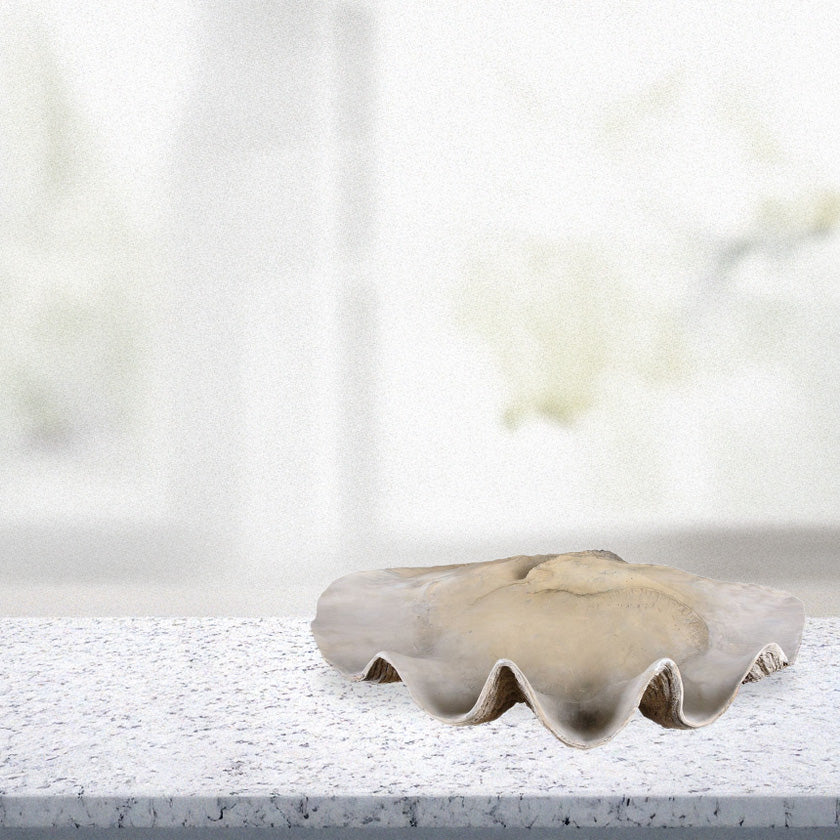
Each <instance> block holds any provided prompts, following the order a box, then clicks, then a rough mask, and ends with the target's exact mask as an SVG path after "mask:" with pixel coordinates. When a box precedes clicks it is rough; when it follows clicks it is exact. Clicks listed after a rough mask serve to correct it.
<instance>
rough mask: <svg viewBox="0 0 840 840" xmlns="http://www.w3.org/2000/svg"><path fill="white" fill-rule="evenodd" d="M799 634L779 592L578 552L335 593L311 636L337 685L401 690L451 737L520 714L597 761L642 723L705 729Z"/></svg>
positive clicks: (352, 585)
mask: <svg viewBox="0 0 840 840" xmlns="http://www.w3.org/2000/svg"><path fill="white" fill-rule="evenodd" d="M804 620H805V611H804V608H803V605H802V602H801V601H799V600H798V599H796V598H794V597H793V596H791V595H789V594H787V593H786V592H781V591H777V590H774V589H768V588H766V587H762V586H755V585H751V584H741V583H728V582H724V581H717V580H711V579H708V578H702V577H697V576H695V575H692V574H689V573H688V572H683V571H680V570H679V569H674V568H670V567H668V566H655V565H642V564H635V563H626V562H625V561H624V560H622V559H621V558H620V557H617V556H616V555H615V554H612V553H610V552H608V551H583V552H574V553H570V554H558V555H540V556H536V557H525V556H521V557H508V558H505V559H502V560H493V561H489V562H484V563H466V564H461V565H453V566H432V567H426V568H423V567H420V568H394V569H382V570H378V571H370V572H357V573H355V574H351V575H347V576H345V577H342V578H339V579H338V580H336V581H334V582H333V583H332V584H330V586H329V587H327V589H326V590H325V591H324V592H323V594H322V595H321V597H320V598H319V599H318V606H317V612H316V616H315V620H314V621H313V622H312V625H311V627H312V633H313V635H314V637H315V641H316V642H317V644H318V647H319V649H320V651H321V653H322V655H323V656H324V659H326V660H327V662H329V663H330V664H332V665H333V666H335V667H336V668H338V669H339V670H340V671H341V672H342V673H343V674H345V675H346V676H348V677H349V678H351V679H354V680H372V681H376V682H387V681H394V680H399V679H401V680H403V681H404V682H405V684H406V686H407V688H408V690H409V692H410V694H411V696H412V697H413V698H414V700H415V701H416V702H417V704H418V705H420V706H421V707H422V708H423V709H425V710H426V711H427V712H428V713H430V714H432V715H434V716H435V717H437V718H439V719H440V720H443V721H445V722H446V723H450V724H455V725H466V724H476V723H483V722H484V721H488V720H493V719H494V718H496V717H498V716H499V715H501V714H502V713H503V712H505V711H507V709H509V708H510V707H511V706H513V705H514V704H515V703H518V702H524V703H527V704H528V705H529V706H530V707H531V709H533V711H534V712H535V714H536V715H537V716H538V717H539V719H540V720H541V721H542V722H543V723H544V724H545V725H546V726H547V727H548V728H549V729H550V730H551V732H552V733H553V734H554V735H556V736H557V737H558V738H559V739H560V740H561V741H563V742H564V743H566V744H569V745H570V746H574V747H580V748H588V747H594V746H598V745H599V744H603V743H604V742H605V741H608V740H609V739H610V738H612V737H613V736H614V735H615V734H616V732H618V731H619V730H620V729H621V728H622V727H623V726H624V725H625V724H626V723H627V721H628V720H629V719H630V717H631V716H632V715H633V714H634V713H635V710H636V709H637V708H639V709H640V710H641V711H642V713H643V714H644V715H646V716H647V717H649V718H652V719H653V720H655V721H657V722H658V723H660V724H662V725H663V726H668V727H679V728H695V727H698V726H704V725H706V724H708V723H711V722H712V721H713V720H715V719H716V718H717V717H719V716H720V715H721V714H723V712H724V711H725V710H726V708H727V707H728V706H729V704H730V703H731V702H732V700H733V698H734V697H735V694H736V693H737V691H738V687H739V686H740V685H741V683H742V682H745V681H749V680H754V679H759V678H760V677H762V676H764V675H766V674H768V673H771V672H772V671H775V670H777V669H779V668H782V667H784V666H785V665H788V664H790V663H792V662H793V661H794V658H795V657H796V653H797V651H798V649H799V644H800V641H801V638H802V629H803V626H804Z"/></svg>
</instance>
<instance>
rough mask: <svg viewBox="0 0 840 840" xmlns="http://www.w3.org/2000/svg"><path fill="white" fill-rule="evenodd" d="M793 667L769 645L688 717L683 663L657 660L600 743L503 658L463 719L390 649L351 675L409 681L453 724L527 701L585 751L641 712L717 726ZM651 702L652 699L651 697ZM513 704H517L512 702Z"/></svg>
mask: <svg viewBox="0 0 840 840" xmlns="http://www.w3.org/2000/svg"><path fill="white" fill-rule="evenodd" d="M789 664H790V662H789V660H788V657H787V656H785V654H784V652H783V651H782V648H781V646H780V645H779V644H778V643H776V642H769V643H767V644H765V645H763V646H762V647H761V648H760V650H759V651H758V652H757V653H756V654H755V656H753V657H752V659H751V660H750V664H749V666H748V667H747V668H746V670H745V671H744V673H743V674H742V676H741V678H740V679H739V680H738V681H737V683H736V684H735V688H734V689H733V691H732V692H731V693H730V694H729V695H728V696H727V699H726V700H725V701H724V703H723V704H722V706H721V707H720V708H717V709H716V710H715V711H714V712H713V713H712V714H711V715H710V716H709V717H707V718H703V719H692V718H690V717H689V716H688V715H686V713H685V710H684V708H683V700H684V696H685V684H684V682H683V678H682V674H681V672H680V668H679V665H677V663H676V662H675V661H674V660H673V659H671V658H670V657H664V658H662V659H658V660H655V661H654V662H652V663H651V664H650V665H649V666H648V667H647V668H646V669H645V670H644V671H643V672H642V673H641V674H640V675H639V676H638V677H636V678H635V679H636V680H638V681H639V687H638V688H637V691H636V693H635V700H634V701H633V702H631V703H629V704H627V707H628V712H627V714H625V715H624V716H622V717H621V718H619V719H617V720H618V722H617V723H616V724H614V725H612V726H610V727H609V729H608V730H607V731H606V733H605V734H604V735H603V736H602V737H601V738H599V739H598V740H596V741H591V742H589V741H587V742H581V741H580V740H578V739H577V738H575V737H574V736H573V734H572V732H569V731H567V730H566V728H565V727H563V726H562V725H561V724H560V722H559V721H557V720H555V718H554V717H553V716H552V715H550V714H548V712H546V710H545V709H544V708H543V705H542V704H541V703H540V701H539V699H538V698H537V695H536V692H535V691H534V688H533V686H532V685H531V683H530V681H529V680H528V677H527V676H526V675H525V673H524V672H523V671H522V669H521V668H520V667H519V666H518V665H517V664H516V662H514V661H513V660H511V659H505V658H502V659H497V660H496V662H495V663H494V664H493V667H492V668H491V669H490V671H489V672H488V674H487V677H486V679H485V681H484V684H483V686H482V688H481V691H480V692H479V694H478V697H477V698H476V700H475V702H474V703H473V705H472V707H471V708H470V709H469V710H468V711H467V712H464V713H463V714H460V715H454V716H453V715H448V716H447V715H440V714H436V713H435V712H432V711H430V710H429V709H428V708H427V707H426V705H425V704H423V703H422V702H421V701H420V700H419V699H418V697H417V695H416V693H415V691H414V690H413V686H412V682H413V680H410V679H409V680H406V679H405V678H404V677H403V675H402V674H401V673H400V670H399V668H398V667H397V666H396V665H395V664H394V662H393V661H392V660H391V658H390V654H389V652H388V651H385V650H382V651H379V652H378V653H376V654H375V655H374V656H373V657H371V659H370V661H369V662H368V664H367V665H366V666H365V667H364V669H363V670H362V671H360V672H359V673H357V674H353V675H351V679H353V680H354V681H368V682H403V683H405V686H406V689H407V691H408V693H409V695H410V696H411V699H412V700H413V701H414V703H415V704H416V705H417V706H419V707H420V708H421V709H423V710H424V711H425V712H426V713H427V714H428V715H430V716H431V717H434V718H436V719H437V720H440V721H441V722H443V723H446V724H449V725H450V726H467V725H472V724H475V723H483V722H486V721H490V720H495V719H496V718H497V717H499V716H501V715H502V714H504V712H506V711H507V710H508V709H510V708H511V707H512V706H513V705H515V703H517V702H524V703H525V704H526V705H528V706H529V707H530V708H531V710H532V711H533V712H534V714H535V715H536V717H537V718H538V719H539V720H540V722H541V723H542V724H543V725H544V726H545V727H546V728H547V729H548V730H549V731H550V732H551V733H552V735H554V736H555V737H556V738H557V739H559V740H560V741H562V742H563V743H564V744H566V745H567V746H572V747H577V748H580V749H592V748H593V747H597V746H600V745H602V744H604V743H606V742H607V741H609V740H611V739H612V738H613V737H615V735H616V734H618V732H620V731H621V730H622V729H624V727H625V726H627V724H628V723H629V722H630V720H631V719H632V718H633V715H634V714H635V712H636V711H637V710H638V711H640V712H641V713H642V714H643V715H645V717H648V718H650V719H651V720H654V721H655V722H657V723H659V724H660V725H661V726H664V727H666V728H672V729H699V728H700V727H703V726H706V725H708V724H710V723H713V722H714V721H715V720H717V719H718V718H719V717H721V716H722V715H723V714H724V712H726V710H727V709H728V708H729V707H730V706H731V705H732V703H733V702H734V700H735V697H736V696H737V694H738V691H739V690H740V687H741V685H743V684H744V683H745V682H755V681H757V680H759V679H761V678H762V677H764V676H767V675H768V674H771V673H774V672H775V671H778V670H781V669H782V668H785V667H787V666H788V665H789ZM504 671H508V672H509V673H510V674H512V676H513V678H514V680H515V682H516V687H517V689H518V693H519V695H520V697H519V698H517V699H513V700H512V697H511V694H512V692H511V691H510V687H509V686H507V685H504V683H503V680H504V676H503V672H504ZM646 698H647V699H646ZM511 700H512V702H511Z"/></svg>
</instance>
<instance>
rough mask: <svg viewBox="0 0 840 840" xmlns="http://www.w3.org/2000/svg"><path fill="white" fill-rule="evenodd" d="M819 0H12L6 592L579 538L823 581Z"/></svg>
mask: <svg viewBox="0 0 840 840" xmlns="http://www.w3.org/2000/svg"><path fill="white" fill-rule="evenodd" d="M835 18H836V7H835V6H834V5H833V4H832V3H823V4H820V3H809V4H807V5H803V4H797V3H781V2H780V3H774V4H772V5H767V4H759V3H723V2H721V3H716V4H711V5H710V4H708V3H707V4H703V5H702V7H700V6H697V7H692V6H691V5H688V4H684V3H626V2H623V3H620V2H614V3H612V2H608V3H599V4H591V3H586V2H567V3H562V4H559V3H549V2H545V3H543V2H536V0H533V2H519V3H514V4H511V3H510V2H507V3H501V2H499V3H496V2H482V3H478V2H475V3H461V4H452V3H445V2H432V3H429V2H409V1H408V0H405V2H400V3H386V2H370V3H361V2H357V3H351V2H343V3H339V2H328V3H304V2H292V1H291V0H286V1H285V2H281V1H280V0H278V2H270V3H269V2H261V1H260V2H258V0H244V2H241V3H236V4H230V3H223V2H217V1H216V0H204V2H198V0H192V2H187V0H168V2H160V3H129V4H126V3H124V2H116V0H105V2H101V3H98V4H96V5H95V7H93V6H91V5H90V4H86V3H82V2H77V1H76V0H31V2H26V3H24V2H19V0H12V2H7V3H5V4H4V5H3V9H2V12H0V113H2V120H0V614H7V615H13V614H18V615H26V614H33V615H34V614H231V615H232V614H243V615H244V614H270V613H277V612H289V613H297V614H301V615H311V614H312V613H313V611H314V604H315V599H316V598H317V595H318V593H319V592H320V591H321V590H322V589H323V588H324V587H325V586H326V585H327V584H328V583H329V582H330V580H332V579H333V578H335V577H337V576H339V575H341V574H345V573H347V572H350V571H354V570H356V569H362V568H380V567H382V566H387V565H399V564H422V565H426V564H435V563H444V562H459V561H471V560H481V559H493V558H495V557H502V556H507V555H510V554H518V553H550V552H557V551H566V550H576V549H583V548H593V547H598V548H609V549H612V550H614V551H617V552H618V553H619V554H621V555H622V556H624V557H625V559H627V560H630V561H635V562H664V563H669V564H671V565H674V566H678V567H681V568H686V569H690V570H693V571H697V572H700V573H705V574H709V575H711V576H716V577H722V578H731V579H741V580H752V581H755V582H760V583H765V584H768V585H774V586H776V585H777V586H783V587H785V588H788V589H790V590H791V591H793V592H795V593H796V594H798V595H800V597H802V598H803V599H804V600H805V601H806V606H807V608H808V610H809V611H810V612H812V613H814V614H819V613H829V612H840V572H838V566H837V560H838V554H840V552H838V547H840V539H838V538H839V537H840V433H838V423H837V417H838V409H840V317H838V316H840V110H839V109H837V107H836V91H837V90H838V86H839V85H840V57H838V54H837V50H836V43H835V41H836V39H835V37H834V36H835V32H836V20H835Z"/></svg>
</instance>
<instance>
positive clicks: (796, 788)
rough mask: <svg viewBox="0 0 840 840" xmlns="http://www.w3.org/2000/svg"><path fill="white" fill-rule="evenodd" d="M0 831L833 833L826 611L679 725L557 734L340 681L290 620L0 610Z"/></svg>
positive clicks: (838, 628)
mask: <svg viewBox="0 0 840 840" xmlns="http://www.w3.org/2000/svg"><path fill="white" fill-rule="evenodd" d="M0 627H2V646H3V650H2V653H3V655H2V657H0V828H15V827H23V828H48V827H64V828H68V827H73V826H89V827H116V826H120V827H127V826H138V827H167V828H168V827H178V826H189V827H192V826H199V827H209V826H224V827H229V828H242V827H248V826H253V827H272V826H273V827H279V828H296V827H331V828H336V827H347V828H359V827H363V826H371V827H391V828H402V827H415V826H417V827H428V828H434V827H440V826H444V827H450V828H452V827H460V826H471V827H520V828H524V827H540V828H541V827H546V828H549V827H555V826H565V825H579V826H590V827H594V826H598V827H601V826H605V827H609V826H613V827H615V826H628V827H629V826H652V827H653V826H670V827H677V826H697V827H701V826H703V827H706V826H717V827H737V826H745V827H770V826H776V827H781V826H802V827H809V826H816V827H823V828H828V827H840V712H838V709H840V656H839V655H838V654H840V618H821V619H813V618H809V619H808V620H807V623H806V627H805V632H804V636H803V642H802V647H801V649H800V652H799V656H798V658H797V660H796V662H795V664H794V665H793V666H792V667H790V668H785V669H783V670H781V671H779V672H777V673H774V674H771V675H770V676H768V677H765V678H764V679H762V680H760V681H759V682H755V683H748V684H745V685H743V686H742V687H741V689H740V691H739V693H738V695H737V696H736V698H735V701H734V702H733V704H732V706H730V708H729V709H728V710H727V711H726V712H725V713H724V715H723V716H722V717H721V718H719V719H718V720H717V721H715V722H714V723H712V724H710V725H709V726H706V727H704V728H702V729H697V730H669V729H663V728H661V727H659V726H658V725H657V724H655V723H653V722H652V721H650V720H648V719H646V718H644V717H642V715H641V714H639V713H637V714H636V716H635V717H634V718H633V719H632V720H631V721H630V723H629V724H628V725H627V727H626V728H625V729H623V730H622V731H621V732H619V733H618V735H617V736H616V737H615V738H614V739H613V740H612V741H610V742H609V743H607V744H606V745H604V746H601V747H597V748H595V749H593V750H587V751H580V750H575V749H571V748H569V747H566V746H564V745H563V744H562V743H561V742H560V741H558V740H557V739H556V738H555V737H554V736H553V735H552V734H551V733H550V732H549V731H548V730H547V729H546V728H545V727H543V726H542V725H541V724H540V723H539V722H538V721H537V719H536V718H535V717H534V715H533V714H532V713H531V711H530V710H529V709H528V708H527V707H526V706H524V705H521V704H520V705H518V706H516V707H514V708H513V709H511V710H510V711H509V712H507V713H506V714H505V715H503V716H502V717H501V718H499V719H498V720H496V721H493V722H492V723H486V724H481V725H479V726H468V727H453V726H448V725H446V724H444V723H441V722H440V721H438V720H436V719H434V718H432V717H430V716H428V715H426V714H425V713H424V712H423V711H422V710H421V709H420V708H419V707H418V706H416V705H415V704H414V702H413V701H412V699H411V698H410V696H409V695H408V693H407V690H406V687H405V685H404V684H402V683H390V684H374V683H353V682H350V681H349V680H346V679H345V678H343V677H342V676H341V675H340V674H339V673H338V672H336V671H335V670H334V669H332V668H331V667H330V666H329V665H328V664H327V663H326V662H324V661H323V659H322V658H321V656H320V654H319V652H318V650H317V648H316V646H315V642H314V640H313V639H312V636H311V634H310V632H309V622H308V621H307V620H305V619H289V618H84V619H80V618H4V619H0Z"/></svg>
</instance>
